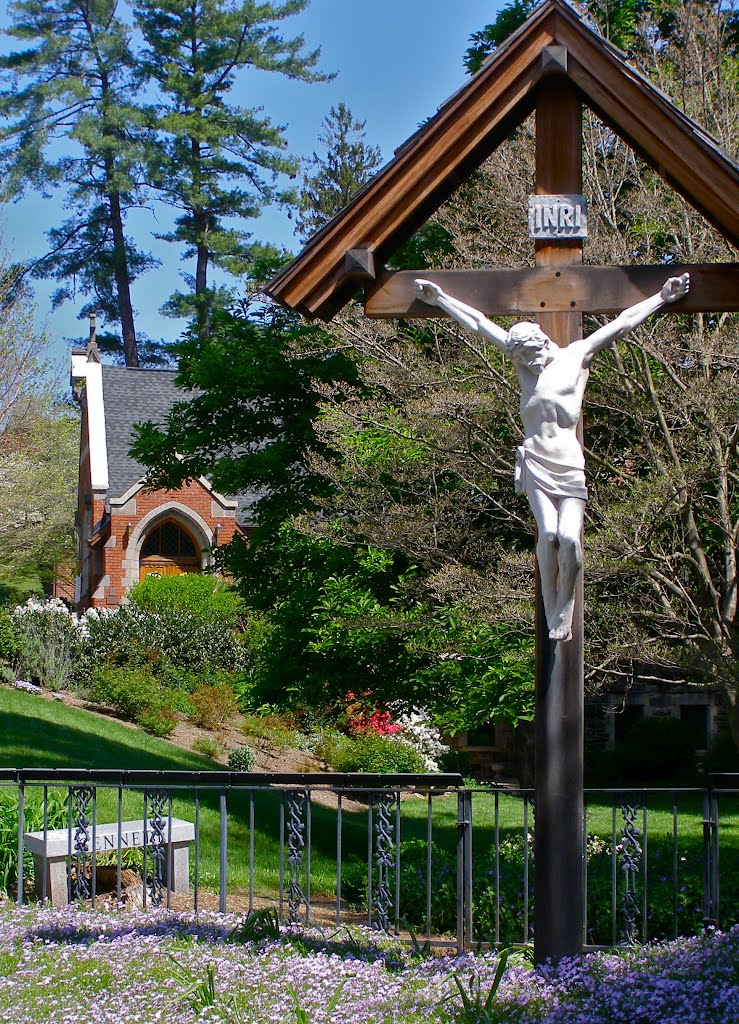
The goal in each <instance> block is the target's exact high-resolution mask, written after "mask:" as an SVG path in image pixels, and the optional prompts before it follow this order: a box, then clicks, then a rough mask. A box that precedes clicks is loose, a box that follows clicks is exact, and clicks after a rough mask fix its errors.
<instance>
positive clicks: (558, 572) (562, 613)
mask: <svg viewBox="0 0 739 1024" xmlns="http://www.w3.org/2000/svg"><path fill="white" fill-rule="evenodd" d="M415 288H416V293H417V295H418V297H419V298H420V299H422V300H423V301H424V302H428V303H429V304H431V305H434V306H438V307H439V308H440V309H443V310H444V311H445V312H446V313H448V314H449V315H450V316H451V317H453V318H454V319H455V320H456V321H457V322H458V323H460V324H461V325H462V326H463V327H465V328H467V330H468V331H472V332H474V333H475V334H481V335H482V336H483V337H484V338H487V339H488V340H489V341H492V343H493V344H494V345H495V346H496V348H498V349H500V350H501V352H503V353H504V354H505V355H507V356H508V358H509V359H510V360H511V362H512V363H513V365H514V367H515V370H516V376H517V377H518V383H519V387H520V388H521V404H520V410H521V419H522V421H523V431H524V440H523V444H522V445H520V447H519V448H518V449H517V450H516V471H515V478H514V479H515V488H516V491H517V492H519V493H523V494H526V495H527V497H528V499H529V504H530V505H531V510H532V512H533V513H534V519H535V520H536V526H537V542H536V558H537V561H538V563H539V575H540V578H541V593H542V598H543V601H544V610H545V612H546V617H547V625H548V627H549V636H550V638H551V639H552V640H571V639H572V615H573V611H574V605H575V584H576V582H577V577H578V573H579V572H580V569H581V567H582V560H583V559H582V541H581V537H582V528H583V520H584V517H585V502H586V501H587V498H588V490H587V487H586V486H585V459H584V456H583V451H582V447H581V445H580V442H579V441H578V439H577V424H578V422H579V420H580V413H581V410H582V401H583V395H584V393H585V385H586V384H587V382H588V377H589V375H590V365H591V363H592V361H593V358H594V356H596V355H597V354H598V352H602V351H603V349H605V348H608V346H609V345H612V344H613V342H614V341H616V339H618V338H622V337H624V335H625V334H628V333H629V331H633V330H634V328H635V327H638V326H639V324H641V323H643V322H644V321H645V320H646V319H647V317H648V316H650V315H651V314H652V313H656V312H657V311H658V310H659V309H661V308H662V307H663V306H665V305H667V304H668V303H670V302H676V301H677V300H678V299H681V298H682V297H683V296H684V295H686V294H687V292H688V289H689V288H690V277H689V275H688V274H683V275H682V276H681V277H671V278H669V279H668V280H667V281H666V282H665V284H664V285H663V287H662V290H661V291H660V292H659V293H658V294H657V295H652V296H651V297H650V298H648V299H644V300H643V301H642V302H638V303H637V304H636V305H635V306H630V307H629V308H628V309H626V310H624V312H623V313H621V314H620V315H619V316H618V317H616V319H615V320H613V321H611V323H609V324H606V325H605V327H601V328H599V330H597V331H595V332H594V333H593V334H591V335H590V336H589V337H587V338H582V339H581V340H579V341H574V342H572V343H571V344H569V345H568V346H567V347H566V348H559V346H557V345H555V343H554V342H553V341H552V340H551V338H549V337H548V336H547V335H546V334H545V333H544V332H543V331H542V330H541V328H540V327H539V326H538V324H534V323H528V322H525V323H520V324H514V326H513V327H512V328H511V329H510V331H505V330H503V328H502V327H499V326H498V325H497V324H495V323H493V322H492V321H491V320H488V318H487V317H486V316H484V315H483V314H482V313H481V312H480V311H479V310H477V309H474V308H473V307H472V306H468V305H466V304H465V303H464V302H460V301H459V300H458V299H455V298H453V297H452V296H451V295H447V294H446V293H445V292H443V291H442V290H441V288H440V287H439V286H438V285H437V284H434V283H433V282H432V281H424V280H417V281H416V282H415Z"/></svg>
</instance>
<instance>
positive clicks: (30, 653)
mask: <svg viewBox="0 0 739 1024" xmlns="http://www.w3.org/2000/svg"><path fill="white" fill-rule="evenodd" d="M12 624H13V627H14V630H15V634H16V640H17V651H16V659H17V662H18V671H19V674H20V675H22V676H23V677H24V678H26V679H29V681H32V682H38V683H40V685H41V686H48V687H50V688H51V689H52V690H66V689H67V688H68V687H69V686H72V685H73V684H74V682H75V680H76V675H77V660H78V657H79V652H80V646H81V643H82V633H81V630H80V623H79V620H78V618H77V616H76V615H75V614H74V613H73V612H70V611H69V609H68V608H67V606H66V605H65V604H64V602H63V601H60V600H59V599H58V598H54V599H52V600H50V601H41V600H38V599H37V598H29V600H28V601H27V602H26V603H25V604H24V605H20V606H19V607H17V608H16V609H15V611H14V612H13V616H12Z"/></svg>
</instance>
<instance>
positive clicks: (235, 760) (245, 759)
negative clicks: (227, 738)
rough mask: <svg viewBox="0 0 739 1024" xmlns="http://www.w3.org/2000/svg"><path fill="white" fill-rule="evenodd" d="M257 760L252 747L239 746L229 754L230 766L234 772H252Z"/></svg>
mask: <svg viewBox="0 0 739 1024" xmlns="http://www.w3.org/2000/svg"><path fill="white" fill-rule="evenodd" d="M255 761H256V758H255V756H254V751H253V750H252V749H251V748H250V747H237V748H236V749H235V750H231V751H230V752H229V755H228V767H229V768H230V769H231V771H232V772H250V771H251V770H252V769H253V767H254V762H255Z"/></svg>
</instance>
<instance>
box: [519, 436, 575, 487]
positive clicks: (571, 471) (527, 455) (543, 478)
mask: <svg viewBox="0 0 739 1024" xmlns="http://www.w3.org/2000/svg"><path fill="white" fill-rule="evenodd" d="M513 480H514V484H515V488H516V493H517V494H528V493H529V492H530V491H531V489H532V488H533V487H537V488H538V489H539V490H540V491H543V492H544V494H548V495H549V497H550V498H582V500H583V501H587V500H588V489H587V487H586V486H585V470H584V469H583V468H582V466H563V465H562V463H561V462H555V461H553V460H552V459H545V458H542V456H541V455H537V454H536V453H535V452H532V451H531V450H530V449H528V448H524V446H523V445H521V446H520V447H519V448H517V449H516V471H515V474H514V477H513Z"/></svg>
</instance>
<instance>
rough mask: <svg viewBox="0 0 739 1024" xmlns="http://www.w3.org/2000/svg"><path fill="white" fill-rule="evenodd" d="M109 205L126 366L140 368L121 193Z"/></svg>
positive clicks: (112, 197) (111, 193) (114, 270)
mask: <svg viewBox="0 0 739 1024" xmlns="http://www.w3.org/2000/svg"><path fill="white" fill-rule="evenodd" d="M111 171H112V167H111ZM108 203H109V205H110V223H111V228H112V231H113V273H114V275H115V286H116V293H117V295H118V312H119V314H120V317H121V330H122V333H123V356H124V359H125V361H126V366H138V365H139V350H138V345H137V344H136V328H135V326H134V321H133V306H132V304H131V281H130V278H129V276H128V261H127V259H126V239H125V237H124V234H123V216H122V214H121V199H120V195H119V193H118V192H109V193H108Z"/></svg>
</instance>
